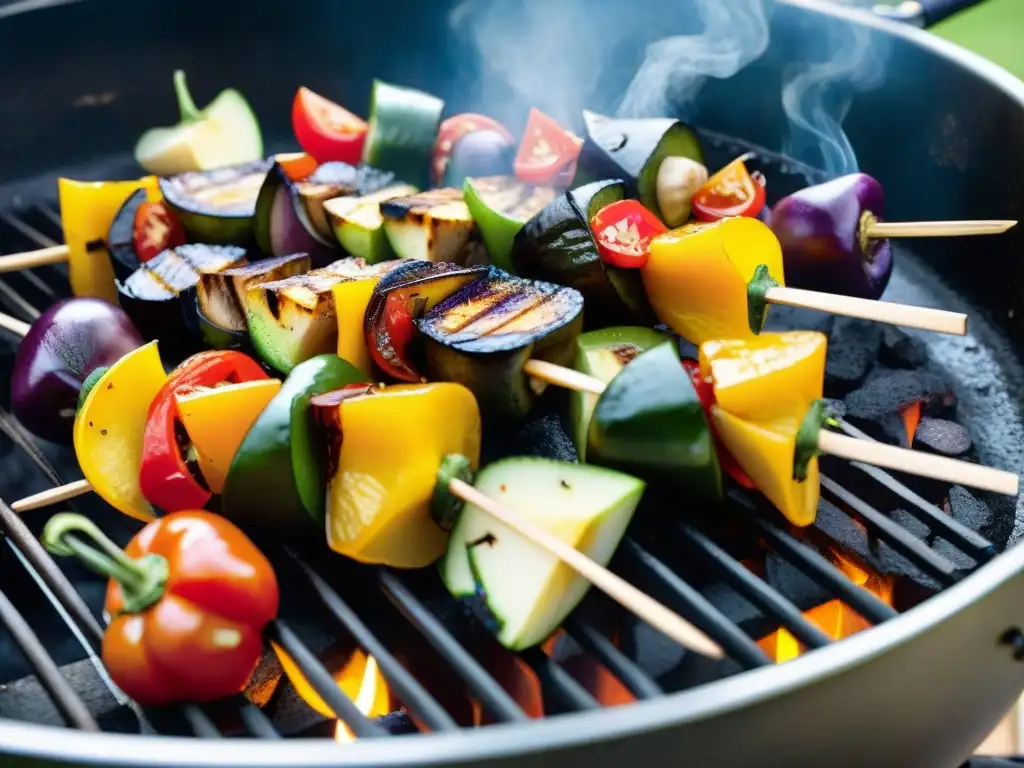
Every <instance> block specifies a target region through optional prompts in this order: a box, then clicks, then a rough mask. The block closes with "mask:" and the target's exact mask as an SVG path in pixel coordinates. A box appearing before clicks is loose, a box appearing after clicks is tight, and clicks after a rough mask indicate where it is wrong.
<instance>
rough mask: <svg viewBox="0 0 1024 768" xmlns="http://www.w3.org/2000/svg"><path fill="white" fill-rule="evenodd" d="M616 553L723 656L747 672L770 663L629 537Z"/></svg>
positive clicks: (746, 638) (663, 565) (736, 628)
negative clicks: (632, 562)
mask: <svg viewBox="0 0 1024 768" xmlns="http://www.w3.org/2000/svg"><path fill="white" fill-rule="evenodd" d="M619 550H620V552H621V553H622V554H625V555H627V556H628V557H630V558H631V559H632V560H634V561H635V563H636V564H637V565H638V566H640V567H639V568H638V572H645V573H646V575H647V576H648V577H649V578H647V579H646V581H647V582H649V583H650V584H651V585H652V586H655V587H656V588H657V591H659V592H662V593H664V594H666V595H668V596H669V597H670V598H671V602H673V603H675V604H676V605H677V606H678V607H679V610H680V613H681V614H682V615H683V617H684V618H686V619H688V620H689V621H692V622H693V623H694V624H696V625H697V626H698V627H699V628H700V629H702V630H703V631H704V632H705V633H706V634H707V635H708V637H710V638H711V639H712V640H714V641H715V642H716V643H718V644H719V645H720V646H721V647H722V650H724V651H725V652H726V654H728V655H729V656H731V657H732V658H733V659H735V660H736V661H737V662H739V663H740V664H742V665H743V666H744V667H745V668H747V669H753V668H755V667H763V666H767V665H768V664H771V660H770V659H769V658H768V656H767V655H765V652H764V651H762V650H761V649H760V648H759V647H758V646H757V643H755V642H754V641H753V640H751V639H750V638H749V637H748V636H747V635H746V633H744V632H743V630H741V629H740V628H739V627H738V626H736V624H734V623H733V622H731V621H729V619H728V618H727V617H726V616H725V614H723V613H722V612H721V611H719V610H718V609H717V608H716V607H715V606H714V605H712V604H711V602H710V601H709V600H708V599H707V598H705V597H704V596H703V595H702V594H700V592H698V591H697V590H696V589H694V588H693V587H691V586H690V585H689V584H687V583H686V582H685V581H683V580H682V579H681V578H679V576H678V575H677V574H676V572H675V571H673V570H672V569H671V568H669V567H668V566H667V565H665V564H664V563H663V562H661V560H659V559H658V558H656V557H655V556H654V555H652V554H650V553H649V552H648V551H647V550H645V549H644V548H643V547H641V546H640V545H639V544H637V543H636V542H635V541H633V540H632V539H629V538H626V539H623V541H622V544H621V545H620V547H619ZM651 577H653V578H651Z"/></svg>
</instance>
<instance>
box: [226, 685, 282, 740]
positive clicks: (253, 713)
mask: <svg viewBox="0 0 1024 768" xmlns="http://www.w3.org/2000/svg"><path fill="white" fill-rule="evenodd" d="M235 699H236V701H235V702H234V704H235V706H236V708H237V711H238V717H239V719H240V720H241V721H242V727H243V728H245V731H246V733H248V734H249V735H250V736H254V737H256V738H257V739H280V738H281V735H280V734H279V733H278V732H277V731H275V730H274V724H273V723H271V722H270V718H269V717H267V716H266V715H265V714H263V710H262V709H260V708H259V707H257V706H256V705H255V704H253V703H252V702H251V701H249V700H248V699H247V698H245V696H242V695H241V694H239V695H238V696H236V697H235Z"/></svg>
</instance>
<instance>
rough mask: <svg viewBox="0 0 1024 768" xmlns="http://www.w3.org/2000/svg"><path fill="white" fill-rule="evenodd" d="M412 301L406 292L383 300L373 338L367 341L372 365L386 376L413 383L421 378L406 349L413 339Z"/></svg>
mask: <svg viewBox="0 0 1024 768" xmlns="http://www.w3.org/2000/svg"><path fill="white" fill-rule="evenodd" d="M413 302H414V299H412V298H411V297H410V296H409V295H408V294H407V293H406V292H405V291H394V292H392V293H390V294H388V297H387V298H386V299H385V300H384V311H383V313H382V317H381V320H380V324H379V326H378V327H377V328H376V329H374V331H373V334H374V336H375V338H371V339H369V340H368V341H369V342H370V343H369V344H368V346H369V348H370V355H371V356H372V357H373V362H375V363H376V364H377V366H378V367H379V368H380V369H381V370H382V371H383V372H384V373H386V374H387V375H388V376H390V377H391V378H393V379H398V380H399V381H408V382H413V383H416V382H418V381H420V375H419V373H417V371H416V369H415V368H414V367H413V365H412V364H411V363H410V362H409V347H410V346H411V345H412V342H413V339H415V338H416V325H415V323H413V312H414V305H413Z"/></svg>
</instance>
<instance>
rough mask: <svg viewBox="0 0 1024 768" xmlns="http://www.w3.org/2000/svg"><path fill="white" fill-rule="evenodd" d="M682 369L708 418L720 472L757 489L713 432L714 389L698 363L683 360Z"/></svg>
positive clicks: (745, 485) (747, 486) (739, 482)
mask: <svg viewBox="0 0 1024 768" xmlns="http://www.w3.org/2000/svg"><path fill="white" fill-rule="evenodd" d="M683 368H685V369H686V372H687V373H689V374H690V381H692V382H693V388H694V389H695V390H697V397H699V398H700V404H701V407H702V408H703V409H704V413H705V414H706V415H707V417H708V424H709V426H710V427H711V433H712V434H713V435H714V436H715V450H716V452H717V453H718V462H719V463H720V464H721V465H722V470H723V471H724V472H725V474H727V475H728V476H729V477H731V478H732V479H733V480H735V481H736V482H737V483H738V484H739V485H740V486H741V487H743V488H748V489H751V490H753V489H754V488H757V486H756V485H754V481H753V480H751V479H750V478H749V477H747V473H746V472H744V471H743V468H742V467H740V465H739V463H738V462H737V461H736V459H735V458H733V455H732V454H731V453H729V449H728V448H726V447H725V444H724V443H722V441H721V439H719V437H718V433H717V432H715V422H714V420H713V419H712V418H711V406H712V405H714V404H715V389H714V387H712V386H711V382H710V381H709V380H708V379H706V378H704V376H702V375H701V372H700V363H698V362H697V361H696V360H683Z"/></svg>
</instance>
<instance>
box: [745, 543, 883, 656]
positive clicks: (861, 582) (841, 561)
mask: <svg viewBox="0 0 1024 768" xmlns="http://www.w3.org/2000/svg"><path fill="white" fill-rule="evenodd" d="M825 554H826V557H828V559H829V560H831V561H832V564H833V565H835V566H836V567H837V568H838V569H839V570H841V571H842V572H843V573H844V574H846V576H847V577H848V578H849V579H850V581H852V582H853V583H854V584H856V585H857V586H859V587H863V588H864V589H866V590H868V591H869V592H871V593H872V594H874V595H875V596H876V597H877V598H878V599H879V600H881V601H882V602H884V603H885V604H886V605H892V602H893V587H894V584H895V580H894V579H893V577H891V576H882V575H881V574H878V573H875V572H874V571H872V570H871V569H870V568H868V567H867V566H865V565H863V564H862V563H860V562H858V561H857V560H855V559H854V558H852V557H851V556H849V555H846V554H844V553H842V552H840V551H838V550H836V549H832V548H830V549H829V550H828V551H827V552H826V553H825ZM804 617H805V618H806V619H807V620H808V621H810V622H811V623H813V624H815V625H817V627H818V629H820V630H821V631H822V632H824V633H825V634H826V635H828V636H829V637H831V638H832V639H833V640H841V639H843V638H844V637H849V636H850V635H852V634H854V633H856V632H860V631H861V630H862V629H867V628H868V627H870V626H871V624H870V623H869V622H867V621H866V620H865V619H864V618H863V617H861V615H860V614H859V613H857V612H856V611H854V610H853V609H852V608H850V606H848V605H847V604H846V603H844V602H842V601H841V600H829V601H828V602H827V603H823V604H822V605H819V606H816V607H815V608H812V609H811V610H809V611H804ZM757 644H758V646H760V648H761V650H763V651H764V652H765V653H766V654H768V657H769V658H771V659H772V660H774V661H775V662H776V663H777V664H781V663H782V662H784V661H790V660H791V659H795V658H796V657H797V656H799V655H800V654H801V653H803V652H804V651H805V650H806V648H804V646H803V645H802V644H801V643H800V641H799V640H797V639H796V638H795V637H793V635H792V634H791V633H790V632H789V630H787V629H786V628H785V627H779V628H778V629H777V630H776V631H775V632H772V633H771V634H770V635H768V636H767V637H765V638H762V639H761V640H759V641H758V643H757Z"/></svg>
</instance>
